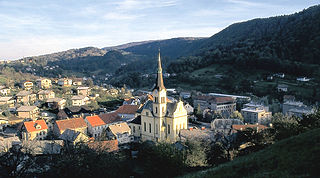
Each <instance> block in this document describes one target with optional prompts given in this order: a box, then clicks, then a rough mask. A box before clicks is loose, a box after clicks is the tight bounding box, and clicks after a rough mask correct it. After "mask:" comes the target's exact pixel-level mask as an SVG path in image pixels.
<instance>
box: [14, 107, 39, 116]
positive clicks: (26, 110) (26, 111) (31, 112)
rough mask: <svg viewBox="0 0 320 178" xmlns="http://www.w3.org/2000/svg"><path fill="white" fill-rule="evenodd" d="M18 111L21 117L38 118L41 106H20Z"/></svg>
mask: <svg viewBox="0 0 320 178" xmlns="http://www.w3.org/2000/svg"><path fill="white" fill-rule="evenodd" d="M17 112H18V117H20V118H25V119H36V118H37V117H38V115H39V108H38V107H37V106H20V107H19V108H18V109H17Z"/></svg>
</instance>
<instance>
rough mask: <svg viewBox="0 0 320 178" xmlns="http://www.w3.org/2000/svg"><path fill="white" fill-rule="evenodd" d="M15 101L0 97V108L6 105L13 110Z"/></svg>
mask: <svg viewBox="0 0 320 178" xmlns="http://www.w3.org/2000/svg"><path fill="white" fill-rule="evenodd" d="M15 102H16V100H15V99H14V98H13V97H12V96H8V97H6V96H2V97H1V96H0V106H1V105H7V106H8V107H9V108H13V107H14V104H15Z"/></svg>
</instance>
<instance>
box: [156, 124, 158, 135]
mask: <svg viewBox="0 0 320 178" xmlns="http://www.w3.org/2000/svg"><path fill="white" fill-rule="evenodd" d="M156 134H158V124H156Z"/></svg>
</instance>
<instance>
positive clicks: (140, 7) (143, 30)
mask: <svg viewBox="0 0 320 178" xmlns="http://www.w3.org/2000/svg"><path fill="white" fill-rule="evenodd" d="M317 4H320V0H0V60H12V59H19V58H23V57H28V56H36V55H41V54H49V53H53V52H58V51H64V50H68V49H73V48H82V47H87V46H93V47H99V48H102V47H108V46H114V45H120V44H124V43H128V42H136V41H145V40H157V39H168V38H174V37H209V36H212V35H214V34H215V33H217V32H219V31H221V30H222V29H224V28H226V27H227V26H228V25H231V24H232V23H235V22H241V21H246V20H250V19H254V18H263V17H270V16H277V15H285V14H292V13H295V12H298V11H301V10H303V9H305V8H308V7H310V6H313V5H317Z"/></svg>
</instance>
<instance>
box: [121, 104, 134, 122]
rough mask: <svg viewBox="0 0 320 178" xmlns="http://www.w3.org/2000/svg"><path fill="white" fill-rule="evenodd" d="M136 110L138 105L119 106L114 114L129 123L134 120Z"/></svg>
mask: <svg viewBox="0 0 320 178" xmlns="http://www.w3.org/2000/svg"><path fill="white" fill-rule="evenodd" d="M138 109H139V106H138V105H130V104H125V105H122V106H120V107H119V108H118V109H117V110H116V112H117V113H118V115H119V116H120V117H121V118H122V119H123V120H124V121H130V120H132V119H134V118H135V114H136V112H137V110H138Z"/></svg>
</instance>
